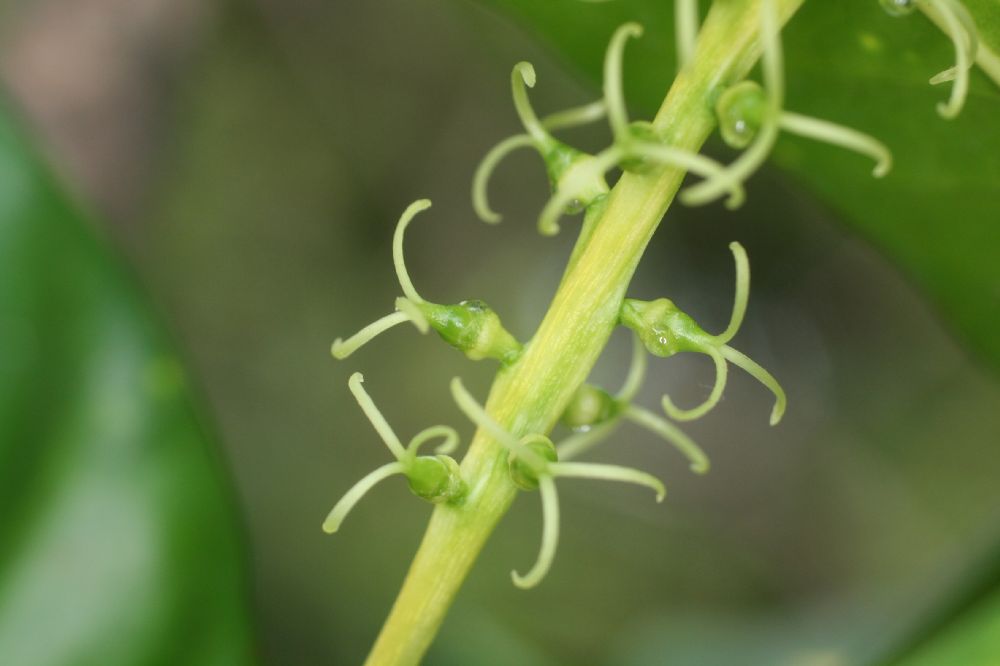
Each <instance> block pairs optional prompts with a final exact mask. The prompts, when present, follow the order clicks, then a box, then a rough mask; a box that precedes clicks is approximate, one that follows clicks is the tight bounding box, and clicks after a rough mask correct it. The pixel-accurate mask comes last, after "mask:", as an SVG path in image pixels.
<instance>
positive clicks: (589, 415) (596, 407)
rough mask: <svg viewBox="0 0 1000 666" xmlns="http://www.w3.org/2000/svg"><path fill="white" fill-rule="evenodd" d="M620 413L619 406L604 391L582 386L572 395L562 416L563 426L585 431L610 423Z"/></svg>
mask: <svg viewBox="0 0 1000 666" xmlns="http://www.w3.org/2000/svg"><path fill="white" fill-rule="evenodd" d="M620 411H621V405H619V404H618V401H617V400H615V398H614V396H612V395H610V394H609V393H608V392H607V391H605V390H604V389H601V388H598V387H597V386H593V385H591V384H584V385H583V386H581V387H580V388H578V389H577V391H576V393H574V394H573V397H572V399H571V400H570V402H569V405H567V406H566V410H565V411H564V412H563V415H562V422H563V424H564V425H565V426H567V427H569V428H573V429H574V430H582V429H587V428H590V427H592V426H595V425H599V424H601V423H605V422H607V421H610V420H611V419H613V418H614V417H615V416H617V415H618V413H619V412H620Z"/></svg>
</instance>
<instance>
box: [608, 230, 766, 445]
mask: <svg viewBox="0 0 1000 666" xmlns="http://www.w3.org/2000/svg"><path fill="white" fill-rule="evenodd" d="M729 247H730V250H732V253H733V258H734V259H735V261H736V296H735V298H734V301H733V312H732V315H731V317H730V321H729V326H727V327H726V330H725V331H723V332H722V333H721V334H719V335H710V334H708V333H706V332H705V331H704V330H703V329H702V328H701V327H700V326H699V325H698V324H697V323H696V322H695V321H694V319H692V318H691V317H690V316H689V315H687V314H686V313H684V312H682V311H681V310H680V308H678V307H677V306H676V305H675V304H674V303H673V301H670V300H669V299H666V298H661V299H658V300H655V301H636V300H633V299H625V303H624V305H623V306H622V311H621V322H622V323H623V324H624V325H625V326H627V327H629V328H631V329H632V330H634V331H635V332H636V333H637V334H638V336H639V338H640V339H641V340H642V342H643V344H644V345H645V346H646V349H648V350H649V352H650V353H651V354H654V355H656V356H660V357H664V358H667V357H670V356H673V355H674V354H677V353H679V352H697V353H700V354H706V355H707V356H709V357H710V358H711V359H712V360H713V362H714V364H715V372H716V376H715V384H714V385H713V388H712V392H711V393H710V395H709V396H708V398H707V399H706V400H705V401H704V402H702V403H701V404H700V405H698V406H696V407H693V408H691V409H681V408H679V407H677V406H676V405H675V404H674V402H673V401H672V400H671V399H670V397H669V396H664V397H663V410H664V411H665V412H666V414H667V415H668V416H669V417H670V418H672V419H675V420H678V421H690V420H692V419H696V418H700V417H702V416H704V415H705V414H706V413H708V412H709V411H710V410H711V409H712V408H714V407H715V406H716V405H717V404H718V403H719V400H720V399H721V397H722V393H723V391H724V390H725V385H726V379H727V376H728V373H727V368H726V364H725V362H724V361H723V359H725V360H728V361H729V362H730V363H733V364H734V365H736V366H738V367H740V368H742V369H743V370H745V371H746V372H747V373H749V374H750V375H751V376H752V377H754V378H755V379H757V380H758V381H759V382H761V383H762V384H763V385H764V386H765V387H766V388H768V389H769V390H770V391H771V392H772V393H773V394H774V397H775V402H774V408H773V409H772V410H771V418H770V423H771V425H776V424H777V423H778V422H779V421H780V420H781V417H782V416H783V415H784V412H785V405H786V397H785V392H784V390H783V389H782V388H781V385H780V384H779V383H778V381H777V380H776V379H775V378H774V377H773V376H772V375H771V374H770V373H769V372H767V371H766V370H764V369H763V368H762V367H761V366H760V365H758V364H757V363H755V362H754V361H752V360H751V359H750V358H748V357H747V356H745V355H744V354H742V353H740V352H738V351H736V350H735V349H733V348H731V347H730V346H729V345H727V344H726V343H727V342H729V341H730V340H731V339H732V338H733V337H734V336H735V335H736V333H737V332H738V331H739V328H740V325H741V324H742V323H743V317H744V314H745V312H746V307H747V300H748V298H749V293H750V265H749V262H748V260H747V257H746V251H745V250H744V249H743V247H742V246H741V245H740V244H739V243H731V244H730V245H729Z"/></svg>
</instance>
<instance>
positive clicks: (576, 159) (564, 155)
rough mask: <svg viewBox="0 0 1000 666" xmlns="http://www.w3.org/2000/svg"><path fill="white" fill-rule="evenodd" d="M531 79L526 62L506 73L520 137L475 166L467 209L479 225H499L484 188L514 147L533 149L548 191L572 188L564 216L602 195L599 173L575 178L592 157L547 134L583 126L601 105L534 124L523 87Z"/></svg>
mask: <svg viewBox="0 0 1000 666" xmlns="http://www.w3.org/2000/svg"><path fill="white" fill-rule="evenodd" d="M535 80H536V77H535V68H534V67H533V66H532V65H531V63H529V62H519V63H517V64H516V65H515V66H514V69H513V70H512V71H511V94H512V96H513V99H514V108H515V110H516V111H517V115H518V117H519V118H520V120H521V124H522V125H523V126H524V129H525V131H526V133H525V134H518V135H515V136H512V137H509V138H507V139H504V140H503V141H501V142H500V143H499V144H497V145H496V146H494V147H493V148H492V149H491V150H490V151H489V152H488V153H487V154H486V157H484V158H483V161H482V162H480V164H479V166H478V167H477V168H476V173H475V175H474V176H473V179H472V205H473V208H474V209H475V211H476V214H477V215H478V216H479V217H480V218H481V219H482V220H483V221H485V222H489V223H491V224H496V223H497V222H499V221H500V219H501V216H500V214H499V213H497V212H496V211H494V210H493V209H492V208H491V207H490V205H489V199H488V197H487V186H488V184H489V179H490V176H491V175H492V174H493V171H494V170H495V169H496V167H497V165H498V164H499V163H500V162H501V161H502V160H503V158H504V157H506V156H507V155H508V154H510V153H511V152H513V151H515V150H517V149H519V148H527V147H531V148H534V149H535V150H536V151H538V154H539V155H541V157H542V159H543V161H544V162H545V167H546V171H547V172H548V174H549V181H550V182H551V185H552V189H553V191H554V192H558V191H559V190H560V189H563V188H564V187H565V186H566V184H570V185H572V186H573V188H574V189H573V192H572V195H571V196H570V197H568V198H566V200H565V203H564V206H565V207H566V209H567V211H568V212H578V211H579V210H582V209H585V208H586V207H587V206H589V205H590V204H591V203H592V202H593V201H594V200H596V199H597V198H599V197H602V196H604V194H605V193H607V191H608V186H607V183H605V182H604V179H603V178H602V177H600V176H602V175H603V172H602V173H601V174H598V177H596V178H595V177H590V178H581V175H582V176H587V175H589V174H590V173H591V171H590V170H588V169H586V168H584V169H581V168H580V167H581V165H582V164H585V163H587V162H588V161H590V160H592V159H593V158H592V156H590V155H587V154H586V153H583V152H581V151H579V150H576V149H575V148H572V147H570V146H568V145H566V144H564V143H562V142H560V141H558V140H557V139H556V138H555V137H553V136H552V134H551V132H552V131H554V130H556V129H561V128H566V127H575V126H578V125H584V124H586V123H590V122H593V121H594V120H597V119H599V118H601V117H603V116H604V114H605V104H604V102H603V101H600V102H593V103H590V104H586V105H583V106H580V107H576V108H572V109H568V110H566V111H561V112H558V113H555V114H552V115H550V116H547V117H546V118H545V119H544V120H539V118H538V115H537V114H536V113H535V110H534V108H533V107H532V106H531V100H530V99H529V98H528V88H532V87H534V85H535ZM570 174H573V175H570Z"/></svg>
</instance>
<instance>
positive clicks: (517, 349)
mask: <svg viewBox="0 0 1000 666" xmlns="http://www.w3.org/2000/svg"><path fill="white" fill-rule="evenodd" d="M420 310H421V312H422V313H423V314H424V316H425V317H427V320H428V322H429V323H430V325H431V327H432V328H433V329H434V330H435V331H437V332H438V335H440V336H441V338H442V339H443V340H444V341H445V342H447V343H448V344H450V345H451V346H452V347H455V348H456V349H458V350H461V351H463V352H465V355H466V356H468V357H469V358H470V359H472V360H474V361H478V360H482V359H484V358H493V359H496V360H498V361H500V362H501V363H502V364H504V365H509V364H510V363H513V362H514V361H515V360H516V359H517V357H518V356H519V355H520V353H521V343H519V342H518V341H517V340H516V339H515V338H514V336H513V335H511V334H510V333H509V332H508V331H507V329H505V328H504V327H503V324H502V323H501V322H500V317H499V316H498V315H497V313H496V312H494V311H493V309H492V308H491V307H490V306H489V305H487V304H486V303H484V302H483V301H480V300H470V301H462V302H461V303H459V304H457V305H437V304H435V303H428V302H424V303H421V304H420Z"/></svg>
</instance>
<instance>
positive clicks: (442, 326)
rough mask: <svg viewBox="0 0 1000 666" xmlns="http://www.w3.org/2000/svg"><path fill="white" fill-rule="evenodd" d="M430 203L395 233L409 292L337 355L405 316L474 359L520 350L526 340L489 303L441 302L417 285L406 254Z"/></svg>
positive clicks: (410, 213)
mask: <svg viewBox="0 0 1000 666" xmlns="http://www.w3.org/2000/svg"><path fill="white" fill-rule="evenodd" d="M430 205H431V202H430V201H428V200H427V199H420V200H418V201H415V202H413V203H412V204H410V206H409V207H407V209H406V211H405V212H404V213H403V215H402V216H401V217H400V218H399V223H398V224H397V225H396V231H395V233H394V234H393V237H392V261H393V265H394V266H395V268H396V277H397V278H398V279H399V286H400V288H402V290H403V293H404V294H405V296H403V297H401V298H397V299H396V312H393V313H392V314H389V315H386V316H385V317H382V318H381V319H378V320H376V321H375V322H373V323H371V324H369V325H368V326H366V327H364V328H363V329H361V330H360V331H359V332H358V333H356V334H354V335H353V336H351V337H350V338H348V339H347V340H341V339H340V338H337V339H336V340H334V342H333V347H332V350H331V351H332V352H333V356H334V358H337V359H343V358H347V357H348V356H350V355H351V354H352V353H354V352H355V351H356V350H357V349H358V348H359V347H361V346H362V345H364V344H366V343H367V342H368V341H370V340H371V339H373V338H374V337H376V336H377V335H379V334H380V333H382V332H383V331H386V330H388V329H390V328H392V327H393V326H396V325H398V324H401V323H403V322H404V321H409V322H412V323H413V325H414V326H416V327H417V330H419V331H420V332H421V333H426V332H427V330H428V329H429V328H433V329H434V330H435V331H437V333H438V335H440V336H441V338H442V339H443V340H444V341H445V342H447V343H448V344H450V345H451V346H452V347H455V348H456V349H459V350H460V351H463V352H465V355H466V356H467V357H469V358H470V359H472V360H474V361H478V360H481V359H484V358H492V359H496V360H498V361H500V363H501V364H502V365H509V364H510V363H513V362H514V360H516V359H517V357H518V356H519V355H520V353H521V343H519V342H518V341H517V340H516V339H515V338H514V336H513V335H511V334H510V332H508V331H507V329H505V328H504V327H503V324H502V323H501V322H500V317H499V316H498V315H497V313H496V312H494V311H493V310H492V309H491V308H490V307H489V306H488V305H487V304H486V303H484V302H482V301H480V300H468V301H462V302H461V303H457V304H455V305H439V304H437V303H431V302H430V301H427V300H425V299H424V298H423V297H421V296H420V294H419V293H418V292H417V290H416V288H415V287H414V286H413V281H412V280H411V279H410V274H409V272H408V271H407V269H406V262H405V260H404V257H403V239H404V236H405V234H406V228H407V227H408V226H409V224H410V221H411V220H412V219H413V217H414V216H415V215H416V214H417V213H419V212H420V211H422V210H426V209H427V208H430Z"/></svg>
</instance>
